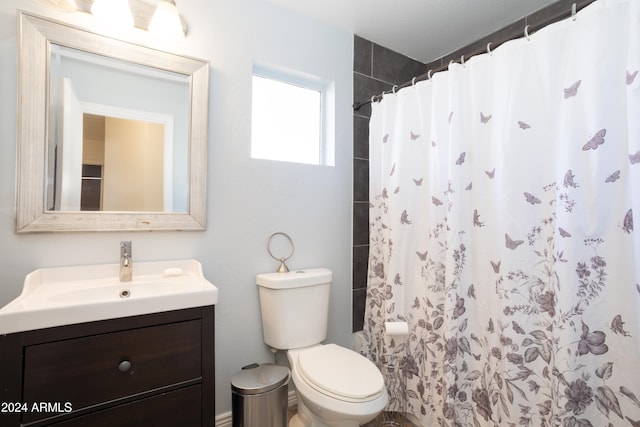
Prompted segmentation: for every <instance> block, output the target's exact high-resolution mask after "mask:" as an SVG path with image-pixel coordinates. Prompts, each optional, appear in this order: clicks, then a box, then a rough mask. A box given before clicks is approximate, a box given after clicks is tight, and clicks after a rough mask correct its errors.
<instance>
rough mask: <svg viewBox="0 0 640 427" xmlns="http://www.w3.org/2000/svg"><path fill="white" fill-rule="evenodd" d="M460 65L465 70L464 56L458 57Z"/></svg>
mask: <svg viewBox="0 0 640 427" xmlns="http://www.w3.org/2000/svg"><path fill="white" fill-rule="evenodd" d="M460 64H462V68H465V66H464V55H462V56H461V57H460Z"/></svg>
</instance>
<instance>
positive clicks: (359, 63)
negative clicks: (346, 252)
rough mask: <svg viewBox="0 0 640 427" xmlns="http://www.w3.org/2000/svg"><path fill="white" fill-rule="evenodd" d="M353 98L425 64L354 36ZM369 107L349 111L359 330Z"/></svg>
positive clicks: (356, 324) (406, 77)
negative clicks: (351, 128)
mask: <svg viewBox="0 0 640 427" xmlns="http://www.w3.org/2000/svg"><path fill="white" fill-rule="evenodd" d="M353 45H354V47H353V48H354V55H353V100H354V102H360V101H363V100H365V99H370V98H371V97H372V96H373V95H380V94H381V93H382V92H383V91H390V90H391V88H392V87H393V85H396V84H397V85H401V84H403V83H406V82H408V81H410V80H411V79H412V78H413V77H415V76H419V75H422V74H424V73H426V72H427V69H426V65H425V64H423V63H421V62H419V61H415V60H413V59H411V58H408V57H406V56H404V55H401V54H399V53H397V52H394V51H392V50H389V49H387V48H385V47H382V46H380V45H377V44H375V43H372V42H370V41H368V40H365V39H363V38H362V37H359V36H355V37H354V43H353ZM370 116H371V106H370V105H365V106H363V107H362V108H360V109H359V110H358V111H354V112H353V145H354V147H353V282H352V283H353V300H352V301H353V319H352V329H353V331H354V332H356V331H360V330H362V325H363V322H364V308H365V294H366V287H367V259H368V257H369V117H370Z"/></svg>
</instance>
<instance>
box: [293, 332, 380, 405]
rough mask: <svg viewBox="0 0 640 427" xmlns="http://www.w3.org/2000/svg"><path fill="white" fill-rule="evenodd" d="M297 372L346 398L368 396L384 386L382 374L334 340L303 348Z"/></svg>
mask: <svg viewBox="0 0 640 427" xmlns="http://www.w3.org/2000/svg"><path fill="white" fill-rule="evenodd" d="M298 367H299V368H300V369H299V370H300V374H301V376H302V377H303V378H304V379H305V380H306V381H307V383H308V384H309V385H311V386H312V387H314V388H316V389H317V390H318V391H320V392H322V393H325V394H328V395H331V396H333V397H335V398H337V399H341V400H347V401H363V400H372V399H373V398H375V397H377V396H379V395H380V394H381V393H382V391H383V390H384V380H383V378H382V374H381V373H380V371H379V370H378V368H377V367H376V365H374V364H373V363H372V362H371V361H369V360H368V359H367V358H366V357H364V356H362V355H360V354H358V353H356V352H355V351H352V350H348V349H346V348H344V347H340V346H338V345H335V344H327V345H321V346H318V347H313V348H310V349H308V350H304V351H303V352H301V353H300V355H299V356H298Z"/></svg>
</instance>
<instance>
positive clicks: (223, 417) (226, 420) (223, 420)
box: [215, 390, 298, 427]
mask: <svg viewBox="0 0 640 427" xmlns="http://www.w3.org/2000/svg"><path fill="white" fill-rule="evenodd" d="M288 400H289V402H288V406H289V408H291V407H294V406H296V405H297V404H298V401H297V399H296V391H295V390H290V391H289V396H288ZM215 427H232V418H231V412H225V413H224V414H220V415H218V416H217V417H216V426H215Z"/></svg>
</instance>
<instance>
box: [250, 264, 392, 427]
mask: <svg viewBox="0 0 640 427" xmlns="http://www.w3.org/2000/svg"><path fill="white" fill-rule="evenodd" d="M331 281H332V273H331V271H330V270H327V269H324V268H316V269H309V270H300V271H292V272H288V273H266V274H258V275H257V276H256V283H257V284H258V287H259V292H260V307H261V310H262V327H263V334H264V342H265V343H266V344H267V345H269V346H270V347H271V348H273V349H277V350H287V357H288V359H289V363H290V364H291V376H292V378H293V383H294V384H295V387H296V395H297V399H298V413H297V415H295V416H294V417H293V418H292V419H291V420H290V421H289V426H290V427H302V426H304V427H329V426H330V427H356V426H360V425H362V424H365V423H367V422H368V421H371V420H372V419H373V418H375V417H376V415H378V414H379V413H380V411H382V409H384V407H385V405H386V404H387V399H388V397H387V391H386V389H385V386H384V379H383V377H382V374H381V373H380V371H379V370H378V368H377V367H376V366H375V365H374V364H373V363H372V362H371V361H369V360H368V359H367V358H366V357H364V356H362V355H360V354H358V353H356V352H355V351H352V350H349V349H346V348H344V347H340V346H338V345H335V344H326V345H323V344H321V342H322V341H323V340H324V339H325V338H326V336H327V320H328V313H329V290H330V288H331Z"/></svg>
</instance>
